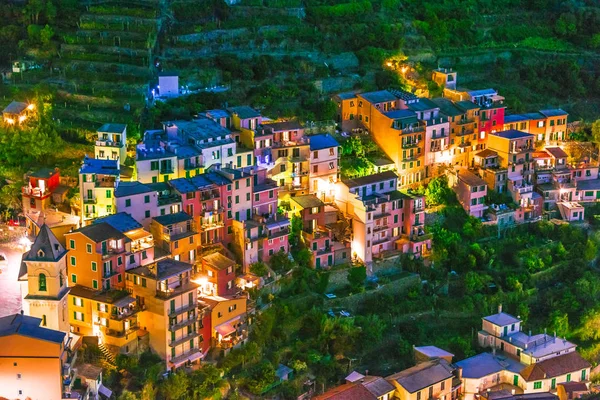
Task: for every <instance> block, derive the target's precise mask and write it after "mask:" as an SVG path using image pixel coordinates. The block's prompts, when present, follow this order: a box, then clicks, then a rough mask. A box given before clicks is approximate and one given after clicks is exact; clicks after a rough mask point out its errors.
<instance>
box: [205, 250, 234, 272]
mask: <svg viewBox="0 0 600 400" xmlns="http://www.w3.org/2000/svg"><path fill="white" fill-rule="evenodd" d="M202 260H203V261H205V262H206V263H207V264H209V265H210V266H212V267H214V268H216V269H217V270H219V271H222V270H224V269H226V268H228V267H231V266H232V265H235V261H234V260H232V259H230V258H227V257H225V256H224V255H223V254H221V253H218V252H217V253H212V254H208V255H206V256H203V257H202Z"/></svg>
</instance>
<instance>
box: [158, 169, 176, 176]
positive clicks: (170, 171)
mask: <svg viewBox="0 0 600 400" xmlns="http://www.w3.org/2000/svg"><path fill="white" fill-rule="evenodd" d="M173 172H174V170H173V167H161V169H160V174H161V175H168V174H172V173H173Z"/></svg>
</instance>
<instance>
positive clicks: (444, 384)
mask: <svg viewBox="0 0 600 400" xmlns="http://www.w3.org/2000/svg"><path fill="white" fill-rule="evenodd" d="M440 389H441V390H444V389H446V382H445V381H442V383H441V384H440Z"/></svg>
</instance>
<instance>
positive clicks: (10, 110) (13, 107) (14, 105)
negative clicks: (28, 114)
mask: <svg viewBox="0 0 600 400" xmlns="http://www.w3.org/2000/svg"><path fill="white" fill-rule="evenodd" d="M26 109H27V103H23V102H20V101H12V102H11V103H10V104H9V105H8V106H6V108H5V109H4V110H2V112H3V113H6V114H21V113H22V112H23V111H25V110H26Z"/></svg>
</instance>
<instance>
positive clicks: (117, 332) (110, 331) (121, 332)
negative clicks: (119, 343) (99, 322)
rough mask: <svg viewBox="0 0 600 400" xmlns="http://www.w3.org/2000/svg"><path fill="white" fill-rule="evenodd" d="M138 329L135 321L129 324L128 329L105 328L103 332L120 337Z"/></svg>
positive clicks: (138, 326)
mask: <svg viewBox="0 0 600 400" xmlns="http://www.w3.org/2000/svg"><path fill="white" fill-rule="evenodd" d="M138 329H140V325H139V324H137V323H135V324H133V325H131V326H130V327H129V328H128V329H124V330H116V329H106V330H105V331H104V334H105V335H107V336H111V337H114V338H122V337H125V336H127V335H130V334H132V333H134V332H135V331H137V330H138Z"/></svg>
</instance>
